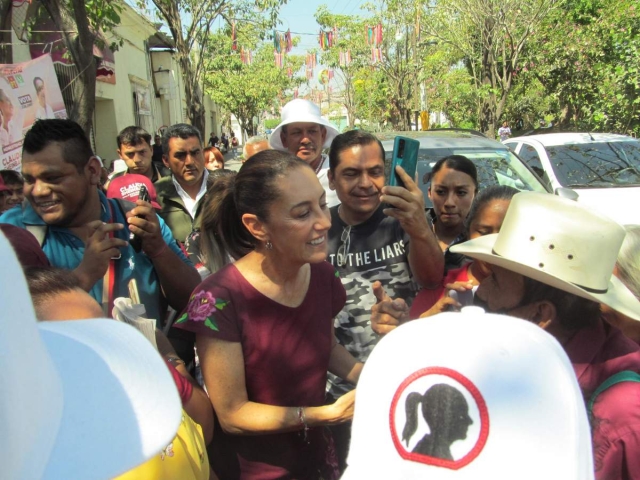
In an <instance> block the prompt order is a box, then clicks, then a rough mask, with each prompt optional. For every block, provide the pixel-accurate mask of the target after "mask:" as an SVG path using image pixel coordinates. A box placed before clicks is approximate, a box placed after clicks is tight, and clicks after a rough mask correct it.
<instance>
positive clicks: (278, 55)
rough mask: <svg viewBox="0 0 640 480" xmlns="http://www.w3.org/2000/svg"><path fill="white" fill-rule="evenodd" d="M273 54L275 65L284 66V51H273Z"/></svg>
mask: <svg viewBox="0 0 640 480" xmlns="http://www.w3.org/2000/svg"><path fill="white" fill-rule="evenodd" d="M273 55H274V58H275V61H276V67H278V68H282V67H283V66H284V53H278V52H276V51H274V52H273Z"/></svg>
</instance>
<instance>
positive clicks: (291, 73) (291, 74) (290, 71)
mask: <svg viewBox="0 0 640 480" xmlns="http://www.w3.org/2000/svg"><path fill="white" fill-rule="evenodd" d="M287 77H289V78H293V69H292V68H291V67H287Z"/></svg>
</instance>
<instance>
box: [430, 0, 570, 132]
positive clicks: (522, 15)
mask: <svg viewBox="0 0 640 480" xmlns="http://www.w3.org/2000/svg"><path fill="white" fill-rule="evenodd" d="M562 1H563V0H537V1H535V2H522V1H520V0H439V1H438V2H436V3H435V5H434V4H432V3H425V4H423V8H424V13H425V15H424V16H423V23H422V28H423V32H424V34H425V35H426V36H427V37H428V38H432V39H433V40H435V41H437V42H438V43H441V44H444V45H447V46H448V47H449V48H450V49H451V50H452V51H453V52H455V53H456V54H457V55H459V56H460V57H462V58H464V61H465V63H466V65H467V68H468V70H469V73H470V74H471V77H472V78H473V85H474V87H475V89H476V92H477V108H478V119H479V124H480V129H481V130H482V131H484V132H486V133H487V134H488V135H489V136H494V135H495V131H496V124H497V123H498V122H499V121H500V118H501V117H502V114H503V112H504V109H505V105H506V102H507V98H508V96H509V93H510V91H511V88H512V85H513V78H514V77H513V76H514V73H516V72H517V71H518V69H519V68H520V67H521V64H522V61H523V59H522V54H523V51H524V49H525V48H526V46H527V44H528V42H529V40H530V38H531V35H532V33H533V32H534V31H535V30H537V29H538V28H539V26H540V24H541V22H542V21H543V20H544V19H545V18H546V17H547V16H548V15H549V14H550V12H552V11H553V10H554V9H556V8H557V7H558V6H559V5H560V3H561V2H562Z"/></svg>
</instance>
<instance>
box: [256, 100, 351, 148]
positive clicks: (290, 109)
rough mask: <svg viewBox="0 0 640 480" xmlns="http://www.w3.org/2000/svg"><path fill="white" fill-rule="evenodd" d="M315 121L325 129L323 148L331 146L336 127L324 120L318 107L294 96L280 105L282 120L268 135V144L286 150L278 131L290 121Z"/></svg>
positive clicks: (336, 133) (336, 132)
mask: <svg viewBox="0 0 640 480" xmlns="http://www.w3.org/2000/svg"><path fill="white" fill-rule="evenodd" d="M298 122H300V123H317V124H318V125H322V126H323V127H325V128H326V129H327V137H326V138H325V139H324V145H323V148H328V147H330V146H331V142H332V141H333V139H334V138H335V137H336V135H338V133H339V132H338V129H337V128H336V127H334V126H333V125H332V124H331V123H330V122H329V121H328V120H325V119H324V118H322V116H321V115H320V107H318V106H317V105H316V104H315V103H312V102H310V101H309V100H304V99H302V98H296V99H295V100H291V101H290V102H289V103H287V104H286V105H285V106H284V107H282V122H280V125H278V126H277V127H276V129H275V130H274V131H273V133H272V134H271V137H269V145H271V148H273V149H275V150H283V151H286V150H287V149H286V147H285V146H284V145H282V139H281V138H280V132H281V131H282V127H284V126H285V125H289V124H290V123H298Z"/></svg>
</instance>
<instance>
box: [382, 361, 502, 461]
mask: <svg viewBox="0 0 640 480" xmlns="http://www.w3.org/2000/svg"><path fill="white" fill-rule="evenodd" d="M429 375H439V376H444V377H449V378H450V379H451V380H453V381H454V383H457V384H459V385H461V386H462V387H464V389H466V391H467V392H468V393H469V394H470V396H471V398H473V401H474V402H475V405H476V406H477V409H478V417H479V418H478V419H479V420H480V429H479V435H478V438H477V440H476V442H475V444H474V445H473V448H471V449H470V450H469V451H468V452H467V453H466V454H465V455H464V456H462V457H461V458H459V459H457V460H451V459H447V458H441V457H439V456H437V455H429V454H425V453H418V452H415V451H410V450H408V449H407V448H405V446H404V445H403V444H402V440H401V439H400V438H399V436H398V432H397V425H396V410H397V407H398V406H399V402H400V399H401V398H402V397H403V394H404V393H405V392H406V391H407V389H408V388H409V387H410V386H411V385H413V384H414V383H415V382H416V381H417V380H419V379H421V378H423V377H426V376H429ZM444 385H447V384H446V383H444ZM432 386H435V384H433V385H431V386H430V387H429V388H431V387H432ZM450 387H451V388H453V389H456V388H455V387H453V386H452V385H451V386H450ZM416 393H417V392H416ZM426 393H427V392H425V396H426ZM460 395H461V396H462V394H460ZM400 407H401V408H403V406H402V405H400ZM404 408H405V409H406V406H404ZM405 413H406V412H405ZM467 415H468V413H467ZM469 419H471V417H469ZM405 428H406V427H405ZM389 429H390V431H391V438H392V440H393V444H394V446H395V447H396V450H397V451H398V453H399V454H400V456H401V457H402V458H403V459H405V460H410V461H412V462H419V463H424V464H427V465H434V466H437V467H444V468H449V469H451V470H458V469H460V468H462V467H464V466H466V465H468V464H469V463H471V462H472V461H473V460H475V458H476V457H477V456H478V455H479V454H480V452H481V451H482V449H483V448H484V446H485V444H486V443H487V438H488V437H489V411H488V409H487V404H486V402H485V401H484V398H483V397H482V394H481V393H480V390H478V388H477V387H476V386H475V385H474V384H473V383H472V382H471V380H469V379H468V378H467V377H465V376H464V375H462V374H461V373H459V372H457V371H455V370H452V369H450V368H445V367H427V368H423V369H420V370H418V371H416V372H414V373H412V374H411V375H409V376H408V377H407V378H406V379H405V380H404V381H403V382H402V383H401V384H400V386H399V387H398V389H397V390H396V393H395V394H394V396H393V400H392V402H391V409H390V411H389ZM414 433H415V430H414V431H413V432H412V433H411V434H410V437H411V436H413V435H414ZM431 433H432V432H430V434H431ZM403 436H404V432H403ZM465 436H466V433H465ZM425 437H426V436H425ZM407 442H408V439H407ZM420 443H421V442H419V443H418V444H420ZM451 443H452V442H451ZM449 446H450V445H449ZM414 450H415V448H414Z"/></svg>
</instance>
